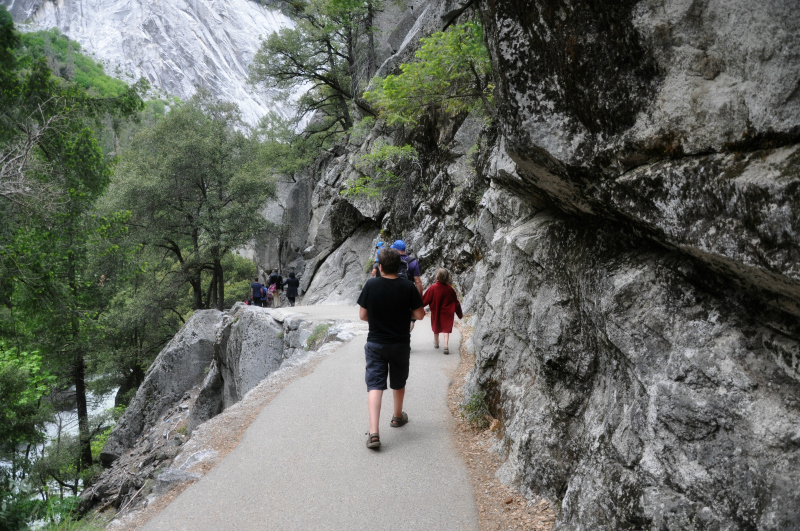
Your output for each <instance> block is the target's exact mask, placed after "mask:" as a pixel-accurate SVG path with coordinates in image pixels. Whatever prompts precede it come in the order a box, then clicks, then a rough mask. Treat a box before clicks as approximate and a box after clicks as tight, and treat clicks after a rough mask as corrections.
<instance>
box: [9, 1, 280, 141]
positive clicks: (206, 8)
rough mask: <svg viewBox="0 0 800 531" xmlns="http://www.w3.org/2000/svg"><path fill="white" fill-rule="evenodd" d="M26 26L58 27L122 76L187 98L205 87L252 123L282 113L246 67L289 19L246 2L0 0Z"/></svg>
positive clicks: (108, 71)
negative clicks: (262, 39) (253, 83)
mask: <svg viewBox="0 0 800 531" xmlns="http://www.w3.org/2000/svg"><path fill="white" fill-rule="evenodd" d="M1 1H2V3H3V4H4V5H5V6H6V7H9V8H10V10H11V14H12V16H14V20H15V21H16V22H17V23H25V22H29V24H25V26H23V29H24V30H39V29H49V28H52V27H56V28H58V29H59V30H61V32H62V33H64V34H65V35H67V36H68V37H69V38H71V39H74V40H76V41H78V42H79V43H80V44H81V46H82V48H83V50H84V51H85V52H88V53H89V54H91V55H92V56H93V57H95V58H96V59H97V60H99V61H101V62H102V64H103V65H104V66H105V70H106V72H107V73H108V74H109V75H112V76H115V77H118V78H120V79H123V80H124V81H127V82H134V81H136V80H138V79H139V78H142V77H143V78H145V79H147V80H148V81H149V82H150V84H151V85H152V86H154V87H156V88H158V89H160V90H161V91H163V92H165V93H167V94H169V95H173V96H178V97H180V98H181V99H184V100H186V99H188V98H189V97H191V96H192V94H194V92H195V91H196V90H197V87H205V88H206V89H208V90H209V91H210V92H211V93H212V94H213V95H214V96H216V97H217V98H219V99H221V100H225V101H233V102H235V103H237V104H238V105H239V108H240V109H241V110H242V117H243V118H244V119H245V121H247V122H248V123H250V124H253V125H255V124H256V123H257V122H258V120H259V119H260V118H261V117H262V116H264V115H265V114H266V113H267V112H268V111H270V110H272V111H276V112H278V113H279V114H282V115H284V116H288V112H289V111H288V109H287V108H286V107H285V106H284V105H283V104H280V103H279V102H275V101H274V98H275V94H274V93H273V92H270V91H268V90H261V89H254V88H252V87H251V86H249V85H248V84H247V74H248V66H249V64H250V62H251V61H252V59H253V56H255V53H256V51H257V50H258V47H259V45H260V41H259V38H258V37H259V36H264V37H266V36H268V35H269V34H271V33H273V32H275V31H278V30H279V29H280V28H282V27H286V26H290V25H291V24H292V22H291V20H290V19H289V18H287V17H286V16H284V15H283V14H282V13H281V12H280V11H279V10H275V9H268V8H265V7H262V6H261V5H260V3H256V2H253V1H251V0H227V1H222V0H193V1H189V0H177V1H176V0H170V1H168V2H152V1H149V0H111V1H108V0H102V1H101V0H59V1H57V2H54V1H52V0H1Z"/></svg>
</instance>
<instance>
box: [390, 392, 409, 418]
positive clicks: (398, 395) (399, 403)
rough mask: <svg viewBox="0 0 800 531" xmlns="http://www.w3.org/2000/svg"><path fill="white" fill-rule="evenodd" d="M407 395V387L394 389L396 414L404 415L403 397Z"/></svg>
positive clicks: (398, 415) (396, 415) (397, 415)
mask: <svg viewBox="0 0 800 531" xmlns="http://www.w3.org/2000/svg"><path fill="white" fill-rule="evenodd" d="M405 396H406V388H405V387H403V388H402V389H392V398H393V399H394V416H395V417H402V416H403V398H405Z"/></svg>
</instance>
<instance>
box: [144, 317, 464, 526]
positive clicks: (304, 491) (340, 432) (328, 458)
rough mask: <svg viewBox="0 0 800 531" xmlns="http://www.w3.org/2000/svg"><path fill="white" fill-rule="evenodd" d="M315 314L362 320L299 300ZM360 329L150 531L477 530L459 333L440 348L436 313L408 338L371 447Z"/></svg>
mask: <svg viewBox="0 0 800 531" xmlns="http://www.w3.org/2000/svg"><path fill="white" fill-rule="evenodd" d="M293 310H295V311H296V312H298V313H306V314H308V315H309V317H312V318H317V319H332V318H333V319H342V318H345V319H352V320H357V319H358V307H357V306H306V307H295V308H293ZM365 341H366V335H360V336H357V337H356V338H354V339H353V340H352V341H350V342H349V343H348V344H346V345H344V346H343V347H342V348H340V349H339V350H337V351H336V352H334V353H332V354H331V355H330V356H329V357H327V358H325V359H324V360H323V361H322V362H321V363H320V364H319V365H317V367H316V368H315V369H314V371H313V372H312V373H311V374H309V375H308V376H305V377H302V378H299V379H297V380H295V381H294V382H292V383H290V384H289V385H288V386H287V387H286V388H285V389H284V390H283V391H281V392H280V394H279V395H278V396H276V397H275V398H274V399H273V400H272V402H271V403H270V404H269V405H268V406H267V407H266V408H264V410H263V411H262V412H261V413H260V415H259V416H258V418H257V419H256V420H255V422H253V424H252V425H251V426H250V428H249V429H248V430H247V432H246V433H245V435H244V438H243V439H242V442H241V443H239V445H238V446H237V447H236V448H235V449H234V450H233V451H232V452H231V453H230V454H228V455H227V456H226V457H225V458H224V459H223V460H222V461H221V462H220V463H219V464H218V465H217V466H216V467H215V468H214V469H213V470H211V472H209V473H208V474H207V475H206V476H204V477H203V478H202V479H200V480H199V481H198V482H197V483H195V484H194V485H192V486H191V487H189V488H188V489H186V490H185V491H184V492H183V493H182V494H181V495H180V496H178V497H177V498H176V499H175V501H173V502H172V503H171V504H170V505H168V506H167V507H166V508H165V509H164V510H162V511H161V512H160V513H159V514H158V515H157V516H155V517H154V518H153V519H152V520H151V521H150V522H148V523H147V524H146V525H145V526H144V529H147V530H164V531H180V530H187V531H188V530H192V531H195V530H214V531H219V530H229V529H236V530H256V529H279V530H284V529H287V530H289V529H302V530H316V529H321V530H348V531H349V530H355V529H364V530H392V529H402V530H406V531H410V530H425V531H432V530H462V529H463V530H477V529H478V513H477V509H476V506H475V501H474V498H473V495H472V488H471V486H470V482H469V476H468V474H467V470H466V468H465V466H464V464H463V462H462V461H461V459H460V457H459V456H458V455H457V453H456V450H455V447H454V446H453V443H452V429H451V428H452V424H453V420H452V417H451V415H450V413H449V411H448V409H447V402H446V395H447V387H448V384H449V382H450V376H449V375H450V374H451V373H452V372H453V370H454V369H455V368H456V366H457V365H458V361H459V357H458V352H459V344H460V341H461V337H460V335H459V334H458V332H457V331H455V330H454V334H453V335H452V336H451V341H450V351H451V352H452V354H450V355H449V356H445V355H443V354H442V349H441V348H439V349H434V348H433V333H432V332H431V328H430V320H429V315H428V316H426V319H425V320H424V321H422V322H417V325H416V327H415V329H414V332H413V333H412V336H411V372H410V375H409V378H408V383H407V384H406V398H405V403H404V407H403V409H404V410H405V411H406V412H407V413H408V416H409V423H408V424H406V425H405V426H403V427H401V428H390V427H389V421H390V420H391V417H392V396H391V390H388V391H387V392H385V393H384V397H383V406H382V411H381V421H380V426H381V428H380V436H381V442H382V444H383V446H382V447H381V449H380V450H377V451H375V450H369V449H367V448H366V432H367V431H368V428H369V425H368V414H367V389H366V384H365V383H364V367H365V362H364V343H365Z"/></svg>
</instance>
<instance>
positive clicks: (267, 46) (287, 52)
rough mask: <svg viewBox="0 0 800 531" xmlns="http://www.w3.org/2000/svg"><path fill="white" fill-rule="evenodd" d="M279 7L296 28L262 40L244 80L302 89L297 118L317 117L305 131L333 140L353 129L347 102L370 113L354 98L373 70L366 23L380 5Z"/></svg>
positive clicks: (330, 0)
mask: <svg viewBox="0 0 800 531" xmlns="http://www.w3.org/2000/svg"><path fill="white" fill-rule="evenodd" d="M285 4H286V6H287V9H288V11H289V13H290V15H291V16H292V18H293V19H294V20H295V22H296V25H295V27H294V28H283V29H281V30H280V31H278V32H276V33H273V34H272V35H270V36H269V37H268V38H267V39H266V40H264V41H263V42H262V44H261V48H260V50H259V51H258V53H257V54H256V56H255V58H254V60H253V64H252V65H251V67H250V80H251V82H252V83H255V84H264V85H265V86H267V87H270V88H277V89H281V90H291V89H300V90H302V91H303V94H302V95H301V97H300V98H299V100H298V102H297V105H298V115H299V116H301V117H302V116H305V115H308V114H309V113H314V112H317V113H318V114H317V118H318V119H317V120H315V121H314V122H313V123H312V124H311V125H309V126H308V128H307V132H308V133H309V134H317V135H321V136H323V137H325V138H335V137H336V136H338V135H339V134H341V133H343V132H346V131H348V130H349V129H350V128H351V127H352V126H353V123H354V118H353V116H352V113H351V109H350V106H351V105H352V104H353V103H355V104H356V105H357V106H359V107H360V110H361V112H362V113H364V114H373V111H372V110H371V109H370V107H369V104H367V103H366V102H365V101H363V100H362V99H361V97H360V96H361V91H362V90H363V87H364V86H365V85H366V82H367V81H368V80H369V77H371V75H372V74H373V73H374V70H375V46H374V40H373V32H374V28H373V26H372V24H373V19H374V15H375V12H376V11H378V10H380V9H381V7H382V2H378V1H363V0H293V1H288V2H285ZM320 116H321V117H322V118H320Z"/></svg>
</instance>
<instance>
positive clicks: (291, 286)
mask: <svg viewBox="0 0 800 531" xmlns="http://www.w3.org/2000/svg"><path fill="white" fill-rule="evenodd" d="M299 287H300V280H299V279H298V278H297V277H296V276H295V274H294V271H292V272H291V273H289V278H287V279H286V280H284V279H283V277H282V276H281V274H280V273H279V272H278V270H277V269H273V270H272V273H271V274H270V275H269V277H268V278H267V280H266V281H265V282H264V283H263V284H262V283H261V282H259V281H258V277H256V278H254V279H253V283H252V284H250V297H249V298H248V299H247V304H249V305H252V306H260V307H262V308H269V307H270V306H274V307H275V308H279V307H280V305H281V297H280V296H281V293H282V292H283V291H284V290H285V291H286V300H287V301H289V305H290V306H294V301H295V299H296V298H297V292H298V289H299Z"/></svg>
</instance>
